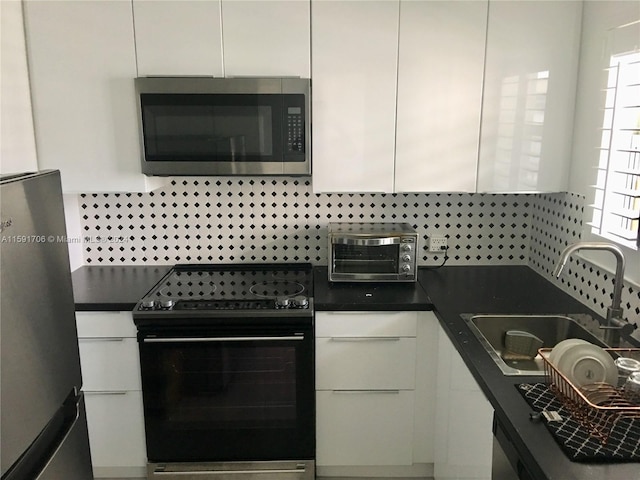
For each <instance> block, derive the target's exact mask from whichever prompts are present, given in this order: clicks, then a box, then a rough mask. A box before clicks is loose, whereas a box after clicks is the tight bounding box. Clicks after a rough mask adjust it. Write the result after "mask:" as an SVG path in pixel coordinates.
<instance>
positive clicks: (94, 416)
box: [85, 392, 147, 476]
mask: <svg viewBox="0 0 640 480" xmlns="http://www.w3.org/2000/svg"><path fill="white" fill-rule="evenodd" d="M85 403H86V406H87V423H88V424H89V444H90V446H91V463H92V464H93V468H94V472H96V473H99V472H100V470H101V469H103V470H104V471H105V473H108V471H109V470H111V471H113V472H117V471H118V469H120V470H121V471H126V469H127V467H140V469H142V468H143V467H144V466H145V465H146V463H147V452H146V448H145V438H144V420H143V418H144V417H143V415H142V392H126V393H122V392H118V393H99V394H97V393H87V394H85ZM101 476H104V475H101Z"/></svg>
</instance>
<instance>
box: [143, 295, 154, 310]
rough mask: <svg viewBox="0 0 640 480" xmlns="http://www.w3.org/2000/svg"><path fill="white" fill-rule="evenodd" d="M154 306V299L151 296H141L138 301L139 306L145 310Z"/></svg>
mask: <svg viewBox="0 0 640 480" xmlns="http://www.w3.org/2000/svg"><path fill="white" fill-rule="evenodd" d="M155 306H156V301H155V300H154V299H153V298H143V299H142V301H141V302H140V307H141V308H144V309H145V310H152V309H153V307H155Z"/></svg>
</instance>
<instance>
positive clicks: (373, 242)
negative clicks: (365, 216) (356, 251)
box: [331, 237, 400, 247]
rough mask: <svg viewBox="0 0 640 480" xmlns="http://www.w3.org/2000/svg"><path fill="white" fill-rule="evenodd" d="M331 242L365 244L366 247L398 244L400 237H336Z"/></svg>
mask: <svg viewBox="0 0 640 480" xmlns="http://www.w3.org/2000/svg"><path fill="white" fill-rule="evenodd" d="M331 243H333V244H340V245H363V246H365V247H378V246H380V245H397V244H399V243H400V237H380V238H357V237H334V238H332V239H331Z"/></svg>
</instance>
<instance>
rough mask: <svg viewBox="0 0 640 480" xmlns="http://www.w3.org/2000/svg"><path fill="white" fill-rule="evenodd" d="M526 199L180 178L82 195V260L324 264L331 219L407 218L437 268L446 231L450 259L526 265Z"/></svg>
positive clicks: (423, 260)
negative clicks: (149, 187)
mask: <svg viewBox="0 0 640 480" xmlns="http://www.w3.org/2000/svg"><path fill="white" fill-rule="evenodd" d="M530 198H531V197H529V196H517V195H484V194H481V195H472V194H388V195H385V194H365V193H362V194H359V193H358V194H315V193H313V192H312V190H311V185H310V182H309V181H308V180H301V179H264V178H251V177H247V178H242V179H237V178H231V177H229V178H225V177H222V178H215V179H214V178H202V177H200V178H197V179H195V178H185V179H183V178H176V179H174V180H173V181H172V182H171V185H170V186H168V187H166V188H164V189H160V190H156V191H153V192H150V193H126V194H82V195H81V198H80V206H81V215H82V228H83V229H84V232H83V233H84V234H85V235H86V236H95V235H106V234H107V233H108V234H110V235H113V234H114V233H117V234H118V235H122V236H124V237H126V241H125V242H121V243H120V244H118V245H113V244H109V243H105V244H104V245H100V246H97V247H96V246H95V245H93V244H90V245H86V246H85V250H84V259H85V263H87V264H89V265H101V264H116V265H117V264H120V265H124V264H174V263H203V262H213V263H218V262H225V263H234V262H286V261H294V262H299V261H306V262H311V263H314V264H322V263H326V261H327V240H326V239H327V224H328V223H329V222H334V221H335V222H408V223H410V224H411V225H413V226H414V227H415V228H416V229H417V230H418V231H419V232H420V237H421V255H420V258H419V263H420V264H421V265H432V264H439V263H441V262H442V260H443V259H444V258H443V256H442V255H441V254H438V255H433V254H429V253H428V252H427V250H426V245H427V237H428V235H431V234H433V233H437V234H444V235H447V236H448V237H449V245H450V249H449V259H448V264H451V265H455V264H485V265H486V264H507V265H508V264H526V263H527V260H528V250H529V235H528V232H529V228H530V227H529V222H530V220H529V216H530V213H529V210H530V201H531V200H530Z"/></svg>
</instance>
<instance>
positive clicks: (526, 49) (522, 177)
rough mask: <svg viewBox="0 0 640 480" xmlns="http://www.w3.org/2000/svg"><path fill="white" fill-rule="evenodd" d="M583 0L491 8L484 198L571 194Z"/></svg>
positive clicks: (480, 181) (492, 4)
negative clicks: (503, 194)
mask: <svg viewBox="0 0 640 480" xmlns="http://www.w3.org/2000/svg"><path fill="white" fill-rule="evenodd" d="M581 12H582V2H574V1H554V2H540V1H517V2H502V1H497V2H490V4H489V25H488V35H487V53H486V69H485V82H484V98H483V106H482V126H481V132H482V134H481V142H480V157H479V166H478V185H477V190H478V191H479V192H534V191H535V192H539V191H563V190H566V188H567V183H568V170H569V160H570V159H569V157H570V155H571V141H572V130H573V114H574V103H575V92H576V78H577V70H578V54H579V44H580V28H581V18H582V13H581Z"/></svg>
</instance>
